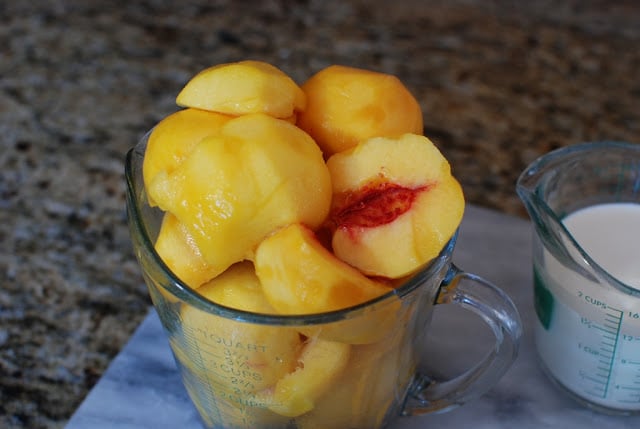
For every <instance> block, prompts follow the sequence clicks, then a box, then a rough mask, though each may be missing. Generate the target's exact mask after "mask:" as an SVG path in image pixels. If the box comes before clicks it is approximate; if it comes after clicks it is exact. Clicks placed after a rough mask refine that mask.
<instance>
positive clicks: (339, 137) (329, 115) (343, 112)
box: [297, 65, 423, 158]
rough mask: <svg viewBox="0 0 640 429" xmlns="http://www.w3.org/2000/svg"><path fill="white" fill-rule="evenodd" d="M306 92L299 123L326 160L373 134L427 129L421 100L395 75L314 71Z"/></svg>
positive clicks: (337, 67) (334, 68)
mask: <svg viewBox="0 0 640 429" xmlns="http://www.w3.org/2000/svg"><path fill="white" fill-rule="evenodd" d="M302 90H303V91H304V93H305V94H306V96H307V108H306V109H305V110H304V111H303V112H301V113H300V115H299V116H298V122H297V124H298V126H299V127H300V128H302V129H303V130H305V131H306V132H308V133H309V134H310V135H311V136H312V137H313V138H314V139H315V140H316V142H317V143H318V145H319V146H320V147H321V148H322V151H323V153H324V155H325V157H327V158H328V157H329V156H331V155H332V154H334V153H336V152H341V151H343V150H346V149H349V148H350V147H353V146H355V145H356V144H358V143H360V142H361V141H363V140H366V139H368V138H371V137H397V136H399V135H401V134H405V133H415V134H422V132H423V119H422V110H421V108H420V105H419V103H418V101H417V100H416V99H415V98H414V97H413V95H412V94H411V93H410V92H409V90H408V89H407V88H406V87H405V85H404V84H403V83H402V82H401V81H400V80H399V79H398V78H397V77H395V76H393V75H390V74H386V73H379V72H375V71H370V70H363V69H358V68H353V67H345V66H340V65H334V66H330V67H327V68H325V69H323V70H320V71H319V72H318V73H316V74H315V75H313V76H312V77H311V78H310V79H309V80H307V81H306V82H305V83H304V84H303V85H302Z"/></svg>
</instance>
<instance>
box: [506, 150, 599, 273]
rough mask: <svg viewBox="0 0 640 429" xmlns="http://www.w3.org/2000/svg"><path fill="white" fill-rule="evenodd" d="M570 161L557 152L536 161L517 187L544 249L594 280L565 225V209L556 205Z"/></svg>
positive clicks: (519, 179)
mask: <svg viewBox="0 0 640 429" xmlns="http://www.w3.org/2000/svg"><path fill="white" fill-rule="evenodd" d="M566 162H567V160H566V159H564V158H563V157H560V156H559V155H556V154H554V153H553V152H552V153H551V154H549V155H547V156H545V157H542V158H539V159H538V160H536V161H534V162H533V163H532V164H531V165H529V167H527V169H525V170H524V171H523V172H522V174H521V175H520V177H519V178H518V181H517V184H516V192H517V194H518V196H519V197H520V199H521V200H522V203H523V205H524V207H525V209H526V210H527V213H528V214H529V217H530V218H531V221H532V223H533V226H534V228H535V232H536V238H537V239H539V240H540V241H541V242H542V244H543V245H544V247H545V248H546V249H547V250H548V251H549V252H551V253H552V254H553V256H554V257H555V258H556V259H557V260H558V261H559V262H561V263H562V264H563V265H565V266H566V267H568V268H570V269H572V270H573V271H575V272H577V273H580V274H582V275H583V276H585V277H589V278H592V277H593V273H591V270H590V266H589V265H588V264H587V263H586V262H585V260H584V258H582V257H581V255H582V253H583V252H582V249H580V247H579V245H578V244H577V243H576V241H575V240H574V239H573V237H572V235H571V233H570V232H569V231H568V230H567V229H566V228H565V226H564V224H563V223H562V218H563V216H564V215H565V214H566V213H565V212H564V209H565V208H566V207H565V206H561V205H558V204H554V201H553V198H554V195H556V194H557V193H558V192H562V193H564V192H567V191H566V190H565V189H562V190H560V189H559V188H560V187H562V186H565V185H566V182H564V180H563V177H562V174H563V172H564V168H565V167H566V165H565V164H566Z"/></svg>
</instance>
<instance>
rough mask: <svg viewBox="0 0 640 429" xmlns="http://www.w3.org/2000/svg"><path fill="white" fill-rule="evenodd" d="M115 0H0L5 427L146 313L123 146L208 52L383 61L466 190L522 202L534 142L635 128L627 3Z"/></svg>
mask: <svg viewBox="0 0 640 429" xmlns="http://www.w3.org/2000/svg"><path fill="white" fill-rule="evenodd" d="M117 3H118V5H117V7H116V5H115V4H116V2H106V1H96V0H89V1H87V0H50V1H46V0H32V1H28V2H2V3H1V4H0V22H1V23H2V25H0V136H2V137H1V139H0V144H1V148H2V150H1V151H0V243H1V245H0V279H1V285H0V427H3V428H4V427H6V428H21V427H28V428H50V427H53V428H57V427H63V426H64V424H65V423H66V421H67V420H68V419H69V417H70V416H71V415H72V413H73V412H74V410H75V409H76V407H77V406H78V405H79V404H80V402H81V401H82V399H83V398H84V397H85V395H86V394H87V392H88V391H89V390H90V389H91V387H92V386H93V385H94V384H95V383H96V382H97V380H98V379H99V378H100V376H101V374H102V373H103V372H104V370H105V368H106V367H107V365H108V364H109V362H110V361H111V359H112V358H113V357H114V356H115V355H116V354H117V353H118V351H119V350H120V349H121V348H122V346H123V344H124V343H125V342H126V341H127V339H128V338H129V337H130V335H131V333H132V332H133V330H134V329H135V328H136V326H137V325H138V324H139V323H140V321H141V320H142V319H143V318H144V317H145V315H146V314H147V309H148V306H149V299H148V297H147V292H146V288H145V286H144V285H143V282H142V279H141V276H140V273H139V269H138V266H137V263H136V261H135V259H134V256H133V252H132V250H131V246H130V243H129V238H128V230H127V226H126V218H125V211H124V181H123V158H124V154H125V153H126V151H127V150H128V149H129V148H130V147H131V146H133V145H134V144H135V142H136V140H137V139H138V138H139V137H140V136H141V135H142V134H144V132H145V131H146V130H147V129H148V128H150V127H151V126H153V125H154V124H155V123H156V122H157V121H158V120H159V119H160V118H162V117H163V116H165V115H167V114H168V113H170V112H172V111H174V110H176V106H175V104H174V97H175V95H176V94H177V92H178V91H179V89H180V88H181V87H182V85H184V83H185V82H186V81H187V80H188V78H189V77H190V76H191V75H193V74H194V73H195V72H197V71H199V70H200V69H202V68H204V67H206V66H209V65H212V64H216V63H220V62H228V61H234V60H240V59H246V58H254V59H261V60H265V61H269V62H271V63H273V64H276V65H278V66H279V67H280V68H282V69H283V70H284V71H286V72H288V73H289V74H290V75H292V76H293V77H294V78H295V79H296V80H298V81H299V82H302V81H303V80H304V79H305V78H306V77H308V76H310V75H311V74H312V73H313V72H315V71H317V70H319V69H320V68H322V67H324V66H327V65H329V64H333V63H342V64H348V65H354V66H359V67H365V68H373V69H377V70H381V71H385V72H389V73H393V74H396V75H397V76H398V77H400V79H402V80H403V81H404V82H405V83H406V84H407V86H408V87H409V88H410V89H411V90H412V91H413V92H414V94H415V95H416V96H417V98H418V99H419V100H420V102H421V103H422V107H423V109H424V116H425V129H426V133H427V135H429V136H431V137H432V139H433V140H434V141H435V142H436V144H437V145H438V146H439V147H440V148H441V149H442V151H443V152H444V153H445V155H446V156H447V157H448V158H449V160H450V161H451V164H452V166H453V169H454V173H455V174H456V176H457V177H458V178H459V179H460V181H461V183H462V184H463V187H464V190H465V193H466V196H467V200H468V201H469V202H470V203H472V204H475V205H479V206H482V207H487V208H491V209H496V210H498V211H501V212H503V213H508V214H513V215H516V216H521V217H524V212H523V210H522V208H521V204H520V203H519V201H518V199H517V197H516V195H515V192H514V183H515V179H516V177H517V175H518V174H519V172H520V171H521V170H522V169H523V168H524V167H525V165H526V164H528V163H529V162H530V161H532V160H533V159H534V158H535V157H537V156H538V155H540V154H542V153H544V152H547V151H549V150H551V149H553V148H556V147H560V146H565V145H568V144H572V143H576V142H580V141H587V140H598V139H607V140H627V141H635V142H640V82H639V81H638V79H637V75H638V70H639V69H640V50H638V48H637V47H638V45H639V43H640V4H638V3H636V2H634V1H631V0H620V1H613V2H603V1H598V0H588V1H587V0H584V1H581V0H571V1H569V0H567V1H564V2H561V4H557V3H559V2H552V1H550V0H541V1H537V2H527V1H524V0H521V1H512V0H511V1H506V0H500V1H498V0H495V1H480V0H476V1H474V0H455V1H444V0H443V1H418V0H404V1H400V2H394V3H393V5H392V6H389V5H388V4H387V2H384V1H382V0H377V1H365V0H352V1H327V0H325V1H293V0H292V1H260V2H258V1H256V2H233V1H215V2H211V1H205V0H201V1H196V0H190V1H186V2H175V4H174V3H171V2H161V1H153V0H146V1H140V2H117ZM531 3H533V4H531ZM376 4H379V5H380V6H378V7H377V6H376ZM382 5H384V7H382Z"/></svg>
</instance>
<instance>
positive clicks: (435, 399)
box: [403, 265, 522, 415]
mask: <svg viewBox="0 0 640 429" xmlns="http://www.w3.org/2000/svg"><path fill="white" fill-rule="evenodd" d="M436 304H454V305H459V306H462V307H463V308H465V309H468V310H471V311H473V312H474V313H476V314H477V315H479V316H480V317H481V318H482V319H483V320H484V321H485V322H486V323H487V325H489V327H490V328H491V331H492V332H493V334H494V336H495V345H494V347H493V348H492V349H491V350H490V351H489V353H488V354H487V355H486V356H485V357H484V358H482V360H481V361H480V362H478V363H477V364H476V365H475V366H473V367H472V368H470V369H468V370H467V371H465V372H464V373H462V374H460V375H458V376H456V377H455V378H453V379H451V380H446V381H435V380H433V379H432V378H430V377H429V376H427V375H425V374H417V376H416V381H415V383H414V385H413V386H412V389H411V393H410V394H409V395H408V397H407V401H406V403H405V406H404V409H403V414H404V415H417V414H425V413H431V412H444V411H448V410H450V409H452V408H455V407H457V406H460V405H462V404H464V403H466V402H469V401H470V400H472V399H475V398H477V397H479V396H481V395H483V394H484V393H486V392H487V391H488V390H489V389H490V388H492V387H493V386H494V385H495V384H496V383H497V382H498V381H499V380H500V378H501V377H502V376H503V375H504V373H505V372H506V371H507V370H508V369H509V367H510V366H511V364H512V363H513V361H514V360H515V358H516V356H517V354H518V348H519V344H520V338H521V336H522V323H521V321H520V315H519V314H518V310H517V309H516V307H515V305H514V304H513V302H512V301H511V299H510V298H509V297H508V296H507V295H506V294H505V293H504V292H503V291H502V290H500V289H499V288H498V287H497V286H495V285H494V284H492V283H491V282H489V281H487V280H485V279H483V278H482V277H479V276H476V275H474V274H470V273H467V272H465V271H462V270H460V269H459V268H457V267H456V266H455V265H451V267H450V269H449V272H448V273H447V276H446V277H445V280H444V281H443V283H442V285H441V288H440V293H439V295H438V298H437V301H436Z"/></svg>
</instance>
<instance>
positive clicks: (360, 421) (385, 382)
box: [296, 333, 414, 429]
mask: <svg viewBox="0 0 640 429" xmlns="http://www.w3.org/2000/svg"><path fill="white" fill-rule="evenodd" d="M403 343H406V344H410V342H407V341H406V339H405V338H404V337H403V335H402V333H398V335H396V336H394V337H393V338H389V339H386V340H384V341H380V342H377V343H374V344H370V345H364V346H352V347H351V353H350V358H349V362H348V364H347V366H346V368H345V369H344V370H343V371H342V373H341V375H340V377H339V378H338V379H336V380H335V382H334V384H333V386H332V387H331V390H330V391H328V392H326V393H325V394H324V395H322V396H321V397H319V398H318V400H317V401H316V405H315V407H314V408H313V409H312V410H311V411H309V412H308V413H306V414H304V415H302V416H300V417H298V418H297V419H296V424H297V425H298V427H299V428H300V429H322V428H326V427H336V428H338V427H339V428H350V427H358V428H379V427H381V425H382V424H383V422H384V419H385V417H387V412H388V411H389V410H390V409H391V408H392V403H393V402H394V401H395V402H396V403H401V401H402V399H403V398H404V395H405V393H406V392H405V389H406V386H408V385H409V379H410V378H411V376H412V375H413V373H414V372H413V367H412V365H411V360H412V356H411V351H410V350H406V349H404V348H403V347H402V344H403Z"/></svg>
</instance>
